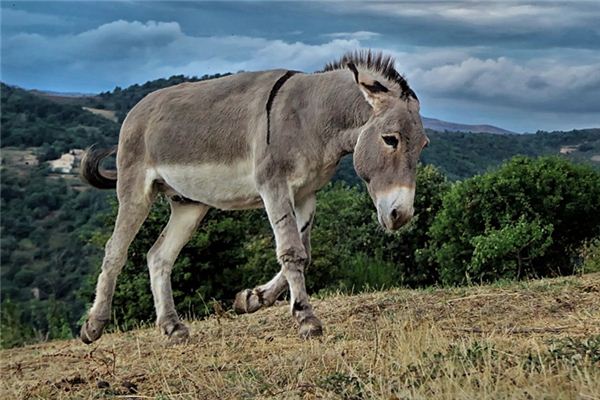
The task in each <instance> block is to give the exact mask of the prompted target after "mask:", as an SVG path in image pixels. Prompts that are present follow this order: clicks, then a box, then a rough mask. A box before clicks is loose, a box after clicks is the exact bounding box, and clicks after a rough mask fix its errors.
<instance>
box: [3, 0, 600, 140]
mask: <svg viewBox="0 0 600 400" xmlns="http://www.w3.org/2000/svg"><path fill="white" fill-rule="evenodd" d="M1 9H2V10H1V11H2V17H1V18H2V41H1V56H2V57H1V67H2V69H1V79H2V81H3V82H6V83H9V84H14V85H18V86H21V87H24V88H37V89H43V90H52V91H61V92H85V93H96V92H99V91H106V90H111V89H113V88H114V87H115V86H121V87H126V86H128V85H131V84H133V83H143V82H145V81H147V80H150V79H156V78H160V77H168V76H170V75H173V74H185V75H197V76H201V75H204V74H213V73H217V72H236V71H240V70H246V71H251V70H261V69H269V68H279V67H281V68H290V69H299V70H302V71H306V72H312V71H315V70H319V69H321V68H322V67H323V65H324V64H325V63H326V62H327V61H330V60H332V59H335V58H338V57H339V56H341V55H342V54H343V53H344V52H346V51H348V50H353V49H357V48H373V49H379V50H383V51H385V52H387V53H391V54H393V55H394V56H395V57H396V60H397V68H398V70H399V71H400V72H402V73H403V74H404V75H405V76H406V77H407V78H408V80H409V82H410V84H411V86H412V87H413V89H414V90H415V91H416V92H417V95H418V96H419V98H420V99H421V108H422V114H423V115H424V116H429V117H434V118H440V119H445V120H448V121H455V122H463V123H491V124H494V125H498V126H500V127H503V128H506V129H510V130H514V131H517V132H534V131H536V130H538V129H545V130H555V129H572V128H583V127H592V126H594V127H600V24H599V23H598V21H600V2H598V1H589V2H574V1H569V2H550V1H530V2H524V1H515V2H508V1H503V2H474V1H462V2H460V1H458V2H447V1H445V2H423V1H414V2H378V1H362V2H348V1H343V2H342V1H329V2H291V1H288V2H276V1H267V2H254V1H242V2H232V1H220V2H171V1H169V2H149V1H144V2H137V1H120V2H106V1H102V2H91V1H83V2H72V1H71V2H69V1H66V2H49V1H38V2H22V1H3V2H2V3H1Z"/></svg>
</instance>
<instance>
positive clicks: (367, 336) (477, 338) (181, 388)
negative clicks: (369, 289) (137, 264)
mask: <svg viewBox="0 0 600 400" xmlns="http://www.w3.org/2000/svg"><path fill="white" fill-rule="evenodd" d="M314 304H315V308H316V311H317V313H318V315H319V316H320V317H321V318H322V320H323V322H324V323H325V324H326V325H325V326H326V330H325V335H324V337H323V338H322V339H320V340H312V341H306V342H304V341H300V340H299V339H297V338H296V329H295V328H294V327H293V324H292V323H291V319H290V317H289V316H288V311H287V307H285V306H283V305H281V306H276V307H273V308H271V309H267V310H262V311H259V312H257V313H256V314H253V315H245V316H239V317H238V316H233V315H230V314H229V313H226V314H222V315H221V316H219V317H217V316H213V317H211V318H209V319H207V320H204V321H195V322H193V323H192V324H191V325H192V332H193V338H192V340H191V342H190V343H188V344H186V345H179V346H168V345H167V344H166V343H165V341H164V339H163V338H162V337H161V336H160V335H159V333H158V332H157V330H155V329H142V330H137V331H133V332H127V333H118V334H111V335H106V336H104V337H103V338H102V339H100V341H99V342H98V343H97V344H94V345H92V346H85V345H83V344H81V343H80V342H79V341H77V340H72V341H61V342H52V343H46V344H41V345H36V346H29V347H26V348H21V349H12V350H7V351H2V352H1V353H0V355H1V359H2V364H1V365H2V370H1V371H2V372H1V374H2V383H1V386H0V390H1V393H0V397H1V398H2V399H8V398H44V399H45V398H59V399H60V398H78V399H80V398H95V399H98V398H139V399H147V398H152V399H266V398H273V399H386V400H389V399H503V398H510V399H545V398H547V399H575V398H578V399H600V274H591V275H586V276H583V277H571V278H561V279H555V280H542V281H531V282H524V283H517V284H507V285H495V286H482V287H471V288H457V289H445V290H442V289H440V290H425V291H416V290H393V291H386V292H377V293H367V294H361V295H358V296H342V295H335V296H331V297H328V298H326V299H324V300H315V301H314Z"/></svg>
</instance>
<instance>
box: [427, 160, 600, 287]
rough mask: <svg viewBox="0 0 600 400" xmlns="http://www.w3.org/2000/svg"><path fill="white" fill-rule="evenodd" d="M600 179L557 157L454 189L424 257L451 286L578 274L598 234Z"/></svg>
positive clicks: (512, 166) (510, 166)
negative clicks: (577, 265) (581, 256)
mask: <svg viewBox="0 0 600 400" xmlns="http://www.w3.org/2000/svg"><path fill="white" fill-rule="evenodd" d="M598 199H600V173H598V172H596V171H594V170H593V169H592V168H591V167H588V166H584V165H576V164H572V163H571V162H569V161H567V160H564V159H561V158H557V157H542V158H538V159H530V158H525V157H515V158H513V159H512V160H511V161H509V162H507V163H506V164H504V165H503V166H502V167H500V168H499V169H498V170H496V171H494V172H490V173H487V174H484V175H480V176H476V177H473V178H471V179H467V180H465V181H462V182H459V183H456V184H455V185H454V186H453V187H452V189H451V190H450V191H449V192H448V193H447V194H446V196H445V197H444V199H443V207H442V210H441V211H440V213H438V215H437V216H436V218H435V220H434V222H433V224H432V226H431V229H430V231H429V235H430V237H431V242H430V245H429V247H428V249H427V250H426V251H425V253H426V254H427V255H428V256H429V259H430V260H432V261H433V262H435V263H437V265H438V268H439V272H440V275H441V279H442V281H443V282H444V283H447V284H461V283H465V282H468V281H490V280H493V279H497V278H498V277H503V278H518V277H524V276H551V275H560V274H567V273H572V272H573V267H572V265H573V262H572V261H573V257H574V256H575V255H576V250H577V249H578V248H579V247H580V246H581V243H582V242H583V241H584V240H586V239H588V238H591V237H594V236H597V235H598V233H599V232H600V202H599V201H598Z"/></svg>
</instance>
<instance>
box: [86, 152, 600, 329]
mask: <svg viewBox="0 0 600 400" xmlns="http://www.w3.org/2000/svg"><path fill="white" fill-rule="evenodd" d="M598 198H600V172H597V171H594V170H593V169H591V168H590V167H586V166H582V165H575V164H572V163H571V162H569V161H566V160H563V159H560V158H555V157H554V158H539V159H536V160H535V159H529V158H524V157H517V158H515V159H513V160H511V161H510V162H508V163H506V164H505V165H503V166H502V167H501V168H500V169H498V170H497V171H493V172H490V173H487V174H484V175H479V176H476V177H473V178H470V179H467V180H465V181H462V182H458V183H456V184H454V185H452V186H450V185H449V184H448V182H447V181H446V179H445V177H444V175H443V174H442V173H441V172H439V170H437V169H436V168H434V167H432V166H426V167H423V168H420V169H419V173H418V176H417V193H416V198H415V209H416V215H415V217H414V219H413V221H411V223H410V224H408V225H407V226H406V227H405V228H403V229H401V230H400V231H399V232H397V233H394V234H389V233H386V232H384V231H383V230H382V229H381V228H380V227H379V226H378V224H377V221H376V214H375V210H374V208H373V206H372V200H371V199H370V197H369V195H368V194H367V193H366V192H365V191H363V190H360V189H358V188H356V187H348V186H346V185H343V184H337V185H333V186H330V187H328V188H327V189H326V190H324V191H323V192H321V193H320V195H319V197H318V200H317V203H318V205H319V213H318V214H317V218H316V220H315V225H314V228H313V235H312V238H313V240H312V242H313V246H312V253H313V263H312V265H311V266H310V269H309V273H308V278H307V287H308V290H309V292H311V293H317V292H332V291H341V292H346V293H347V292H355V291H362V290H365V289H367V288H369V287H376V288H380V289H381V288H388V287H397V286H410V287H423V286H428V285H433V284H464V283H469V282H480V281H494V280H497V279H520V278H525V277H526V278H529V277H544V276H557V275H566V274H572V273H574V272H576V271H577V270H578V269H579V268H580V267H579V266H580V265H581V258H580V257H579V253H578V252H579V251H580V248H581V247H582V246H583V245H584V243H585V241H586V240H591V239H593V238H595V237H600V203H598V202H597V201H595V200H594V199H598ZM168 215H169V210H168V206H167V204H166V202H165V201H163V202H159V203H158V204H157V206H156V207H155V209H154V210H153V211H152V212H151V216H150V218H149V219H148V220H147V221H146V223H145V224H144V226H143V228H142V230H141V233H140V234H139V235H138V237H137V238H136V240H135V241H134V243H133V244H132V246H131V248H130V253H129V254H130V256H129V260H128V262H127V265H126V267H125V268H124V270H123V272H122V275H121V277H120V279H119V283H118V284H117V291H116V295H115V298H114V305H115V308H114V319H115V321H116V322H117V323H119V324H121V327H122V328H127V327H132V326H135V325H136V324H139V323H140V322H149V321H152V320H153V318H154V309H153V300H152V297H151V293H150V291H149V290H148V287H149V286H150V282H149V278H148V273H147V267H146V257H145V255H146V252H147V251H148V249H150V247H152V244H153V243H154V241H155V240H156V239H157V238H158V236H159V234H160V231H161V230H162V228H163V226H164V225H166V223H167V220H168ZM113 220H114V217H112V218H109V227H110V226H111V225H112V221H113ZM340 221H343V223H340ZM109 227H107V232H108V229H109ZM272 236H273V235H272V232H271V229H270V226H269V223H268V221H267V219H266V217H265V216H264V212H262V211H261V210H255V211H245V212H221V211H212V212H211V213H210V214H209V216H208V217H207V219H206V220H205V221H204V222H203V224H202V225H201V226H200V228H199V229H198V232H197V234H196V235H195V236H194V237H193V238H192V239H191V241H190V243H189V244H188V245H187V246H186V248H185V249H184V250H183V251H182V253H181V255H180V256H179V258H178V260H177V262H176V264H175V268H174V271H173V275H172V279H173V286H174V288H175V302H176V304H177V306H178V312H179V313H180V314H181V315H187V316H190V317H198V316H202V315H204V314H205V313H207V312H211V311H212V310H211V309H210V308H209V307H207V303H209V302H210V301H211V300H212V299H219V300H229V299H233V298H234V296H235V293H236V292H237V291H239V290H241V289H242V288H245V287H254V286H256V285H257V284H259V283H261V282H266V281H268V280H269V279H270V278H271V277H272V276H273V275H274V274H275V273H276V272H277V271H278V270H279V266H278V265H277V262H276V257H275V254H274V243H273V238H272ZM98 239H99V241H98V243H99V244H104V242H106V240H107V236H103V237H98ZM588 252H589V251H588ZM96 275H97V273H96V274H93V275H92V276H93V278H92V281H94V280H95V276H96ZM92 292H93V285H91V284H90V285H89V286H88V290H87V298H89V299H91V298H92ZM132 298H135V299H136V302H135V303H132V302H131V299H132Z"/></svg>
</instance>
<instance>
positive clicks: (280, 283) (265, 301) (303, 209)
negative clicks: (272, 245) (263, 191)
mask: <svg viewBox="0 0 600 400" xmlns="http://www.w3.org/2000/svg"><path fill="white" fill-rule="evenodd" d="M294 210H295V212H296V225H297V227H298V232H299V233H300V239H301V240H302V245H303V246H304V251H305V252H306V256H307V261H306V266H308V265H309V264H310V230H311V227H312V221H313V217H314V214H315V195H314V194H313V195H310V196H308V197H306V198H305V199H304V200H302V201H300V202H297V203H296V206H295V207H294ZM287 287H288V284H287V280H286V279H285V275H284V272H283V269H282V270H281V271H279V272H278V273H277V275H275V276H274V277H273V279H271V280H270V281H269V282H267V283H265V284H263V285H260V286H257V287H255V288H254V289H244V290H242V291H241V292H239V293H238V294H237V295H236V296H235V302H234V303H233V308H234V310H235V312H236V313H238V314H244V313H253V312H255V311H258V310H259V309H261V308H262V307H269V306H271V305H273V304H274V303H275V301H276V300H277V299H278V298H279V296H281V294H282V293H283V292H284V291H285V289H287Z"/></svg>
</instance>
